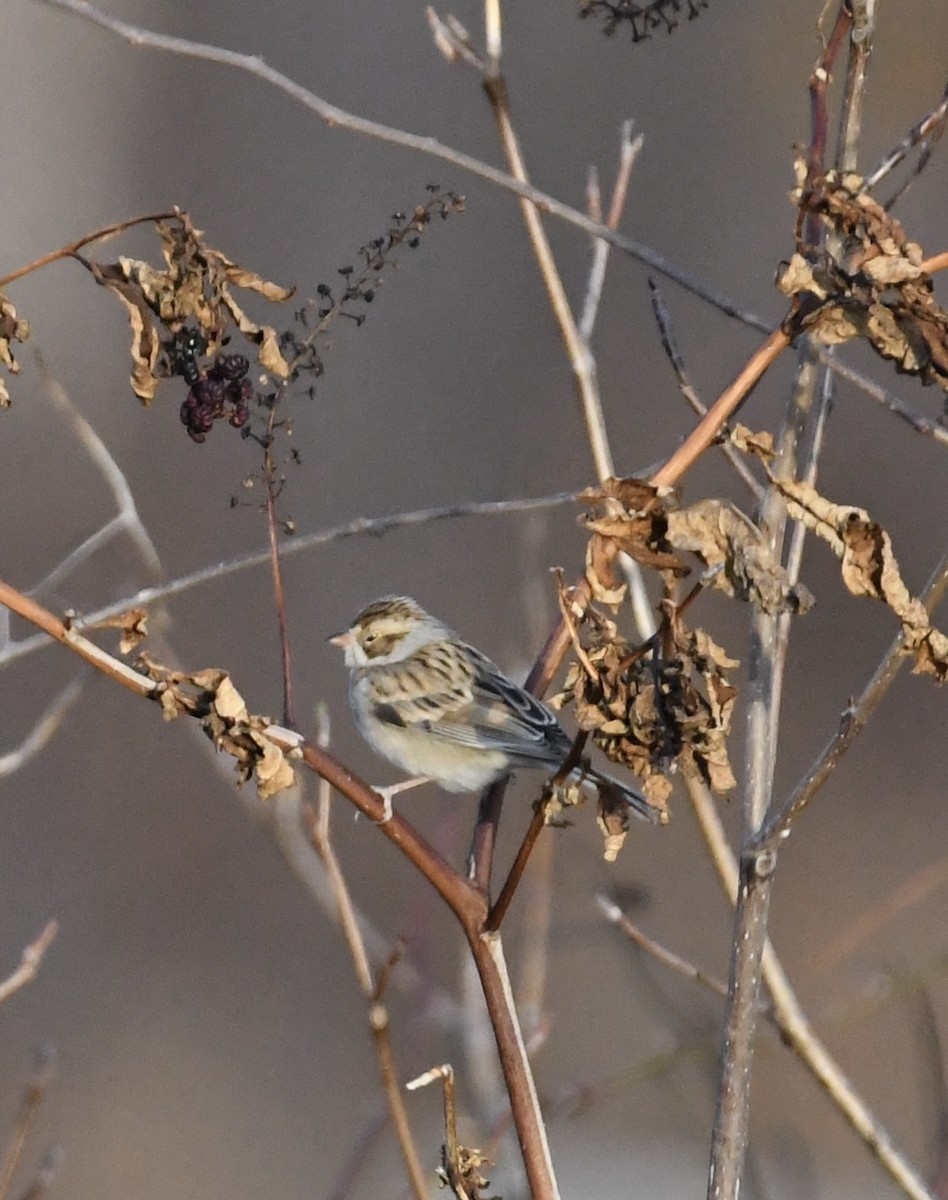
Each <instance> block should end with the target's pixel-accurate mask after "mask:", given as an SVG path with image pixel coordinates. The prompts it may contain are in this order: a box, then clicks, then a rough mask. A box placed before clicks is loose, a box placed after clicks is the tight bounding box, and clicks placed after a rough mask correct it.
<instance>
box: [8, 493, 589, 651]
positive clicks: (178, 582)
mask: <svg viewBox="0 0 948 1200" xmlns="http://www.w3.org/2000/svg"><path fill="white" fill-rule="evenodd" d="M579 495H580V493H579V492H557V493H556V494H554V495H552V496H539V497H537V498H536V499H526V500H483V501H476V502H474V503H471V504H446V505H443V506H441V507H438V508H420V509H416V510H414V511H412V512H402V513H393V514H392V515H391V516H388V517H356V519H355V520H354V521H346V522H345V523H344V524H342V525H334V526H332V527H331V528H330V529H322V530H318V531H317V532H315V533H304V534H297V535H296V536H294V537H292V538H287V539H286V540H285V541H282V542H281V543H280V553H281V555H282V556H283V557H284V558H287V557H289V556H290V555H293V554H301V553H303V552H304V551H306V550H312V549H314V548H315V547H317V546H326V545H329V544H330V543H331V542H338V541H343V540H345V539H346V538H351V537H361V536H362V535H364V534H369V535H372V536H374V537H379V536H381V535H382V534H383V533H388V532H389V531H390V530H392V529H401V528H404V527H406V526H414V525H427V524H429V523H430V522H433V521H444V520H453V519H455V518H457V517H483V516H502V515H504V514H507V513H521V512H534V511H536V510H537V509H545V508H561V507H563V506H565V505H567V504H574V503H575V502H576V500H577V499H578V498H579ZM270 561H271V559H270V551H269V549H266V550H257V551H255V552H254V553H252V554H242V555H239V556H238V557H237V558H231V559H225V560H224V561H223V562H219V563H212V564H211V565H210V566H207V567H202V568H201V569H200V570H199V571H191V572H189V573H188V574H187V575H180V576H178V578H177V579H171V580H169V581H168V582H167V583H163V584H159V585H157V586H154V587H146V588H140V589H139V590H138V591H137V592H135V593H134V594H133V595H132V596H126V597H123V598H122V599H119V600H114V601H112V602H111V603H110V604H107V605H105V606H103V607H102V608H99V609H96V610H95V611H94V612H91V613H87V614H85V615H84V616H80V617H76V618H75V620H74V621H73V623H72V628H73V629H76V630H82V629H90V628H93V627H94V626H96V625H99V624H101V623H102V622H103V621H107V620H108V619H109V618H111V617H117V616H119V615H120V614H121V613H124V612H127V611H128V610H129V609H131V608H140V607H143V606H144V607H147V606H148V605H149V604H154V603H156V602H157V601H159V600H170V599H171V598H172V597H173V596H178V595H181V594H182V593H184V592H188V591H190V590H191V589H192V588H196V587H202V586H203V585H204V584H206V583H212V582H215V581H216V580H219V579H223V578H225V577H226V576H228V575H232V574H234V573H236V572H238V571H245V570H248V569H249V568H251V567H260V566H264V565H265V564H268V563H269V562H270ZM34 590H36V589H34ZM48 645H49V640H48V639H47V638H46V637H43V636H39V637H30V638H24V639H22V641H17V642H7V644H6V645H4V646H3V647H2V648H0V667H4V666H6V665H8V664H9V663H11V662H15V661H16V660H17V659H19V658H23V657H24V656H25V655H27V654H32V653H33V652H34V651H35V650H39V649H42V648H43V647H45V646H48Z"/></svg>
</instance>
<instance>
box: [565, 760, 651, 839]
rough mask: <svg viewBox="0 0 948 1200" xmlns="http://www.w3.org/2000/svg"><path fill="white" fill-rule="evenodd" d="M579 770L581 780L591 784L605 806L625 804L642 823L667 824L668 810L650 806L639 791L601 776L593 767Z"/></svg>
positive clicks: (608, 777) (648, 801) (609, 777)
mask: <svg viewBox="0 0 948 1200" xmlns="http://www.w3.org/2000/svg"><path fill="white" fill-rule="evenodd" d="M581 770H582V773H583V779H584V780H587V781H588V782H589V783H591V784H592V786H593V787H594V788H595V789H596V791H597V792H598V793H599V794H600V796H601V797H602V799H603V801H605V802H606V804H607V806H608V805H609V804H615V805H618V804H622V803H625V804H627V805H628V806H629V808H631V810H632V811H633V812H634V813H635V815H636V816H637V817H641V818H642V820H643V821H651V823H652V824H653V825H667V824H668V810H667V809H665V808H660V807H659V806H658V805H657V804H652V802H651V801H650V800H649V799H648V798H647V797H645V796H643V795H642V793H641V792H640V791H637V790H636V789H635V788H633V787H629V786H628V785H627V784H625V783H620V782H619V780H618V779H613V778H612V776H611V775H603V774H602V772H601V771H597V770H596V768H595V767H590V766H587V765H584V766H583V767H582V768H581Z"/></svg>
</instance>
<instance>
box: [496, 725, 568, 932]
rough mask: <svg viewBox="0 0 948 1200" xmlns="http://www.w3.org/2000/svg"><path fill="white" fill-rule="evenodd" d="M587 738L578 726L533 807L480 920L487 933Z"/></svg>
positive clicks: (518, 877)
mask: <svg viewBox="0 0 948 1200" xmlns="http://www.w3.org/2000/svg"><path fill="white" fill-rule="evenodd" d="M588 738H589V733H588V731H587V730H585V729H581V730H580V731H579V733H577V735H576V737H575V738H574V739H573V744H572V746H571V747H570V752H569V754H567V756H566V758H565V760H564V761H563V763H562V765H561V766H560V768H559V770H558V771H557V772H556V774H555V775H554V776H553V778H552V779H551V780H550V782H549V783H548V784H547V789H548V795H544V796H542V797H541V798H540V799H539V800H538V801H537V803H536V805H535V806H534V810H533V818H532V820H531V821H530V824H529V825H528V827H527V832H526V833H525V834H524V837H523V840H522V841H521V843H520V846H519V849H518V850H517V853H516V856H515V857H514V861H513V863H512V864H511V867H510V871H509V872H508V874H507V878H506V879H505V880H504V885H503V887H502V888H501V889H500V895H499V896H498V897H497V900H496V902H495V904H494V906H493V907H492V908H491V910H490V912H489V913H488V914H487V920H486V921H485V922H484V930H485V932H487V933H496V932H497V930H498V929H500V926H501V924H502V922H503V919H504V917H505V916H506V915H507V909H508V908H509V907H510V905H511V902H512V901H513V898H514V893H515V892H516V890H517V888H518V886H519V884H520V880H521V879H522V878H523V873H524V871H525V870H526V869H527V863H528V862H529V859H530V855H531V854H532V852H533V847H534V846H535V845H536V840H537V838H538V837H539V836H540V832H541V831H542V829H543V826H544V823H545V822H546V809H547V803H548V799H549V796H552V794H553V792H554V790H555V789H556V788H557V787H559V786H560V784H562V783H563V781H564V780H565V779H566V778H567V777H568V776H569V775H570V773H571V772H572V771H573V770H574V769H575V768H576V767H577V766H578V765H579V760H580V759H581V758H582V755H583V750H584V748H585V746H586V742H587V740H588Z"/></svg>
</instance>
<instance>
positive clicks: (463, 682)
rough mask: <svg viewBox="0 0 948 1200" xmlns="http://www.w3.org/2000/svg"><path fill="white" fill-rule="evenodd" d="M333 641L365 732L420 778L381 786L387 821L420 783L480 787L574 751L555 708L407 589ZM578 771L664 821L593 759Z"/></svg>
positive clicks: (552, 763) (453, 788)
mask: <svg viewBox="0 0 948 1200" xmlns="http://www.w3.org/2000/svg"><path fill="white" fill-rule="evenodd" d="M329 641H330V642H331V643H332V644H333V645H334V646H339V647H340V648H341V649H342V650H344V651H345V656H346V666H347V667H348V668H349V703H350V705H351V706H352V713H353V716H354V717H355V721H356V724H357V725H358V727H359V730H360V732H361V733H362V736H363V737H364V738H365V740H366V741H367V742H368V743H369V745H370V746H371V747H372V749H373V750H375V751H376V753H378V754H380V755H381V756H382V758H386V759H388V761H389V762H390V763H394V765H395V766H397V767H401V768H402V769H403V770H405V771H409V772H410V773H411V774H412V775H414V776H420V777H421V778H417V779H411V780H406V781H405V782H404V783H402V784H396V785H395V786H394V787H391V788H378V789H376V790H377V791H379V792H380V793H381V794H382V795H383V796H384V798H385V803H386V815H385V817H384V818H383V820H387V819H388V818H389V817H390V816H391V797H392V795H394V794H395V793H396V792H399V791H403V790H405V789H406V788H409V787H413V786H415V784H417V783H425V782H429V781H430V782H433V783H437V784H438V785H439V786H440V787H442V788H444V789H445V790H446V791H449V792H473V791H477V790H479V789H480V788H484V787H486V786H487V785H488V784H491V783H493V782H494V781H495V780H497V779H500V778H502V777H503V776H504V775H508V774H509V773H510V772H511V771H513V770H515V769H516V768H518V767H535V768H546V769H547V770H548V771H554V770H555V769H556V768H557V767H559V766H560V765H561V764H562V763H563V761H564V760H565V758H566V756H567V755H568V754H569V751H570V747H571V745H572V743H571V741H570V738H569V737H568V735H567V734H566V732H565V731H564V730H563V728H562V727H561V725H560V723H559V721H558V720H557V719H556V716H555V715H554V713H553V712H552V710H551V709H549V708H547V707H546V705H545V704H541V703H540V701H539V700H537V699H536V698H535V697H534V696H531V695H530V693H529V692H526V691H524V689H523V688H522V687H519V686H518V685H517V684H515V683H513V682H511V680H509V679H508V678H507V677H506V676H505V675H504V674H503V673H502V672H501V671H500V669H499V668H498V667H496V666H495V665H494V664H493V663H492V662H491V661H490V659H489V658H486V657H485V656H484V655H483V654H481V652H480V651H479V650H475V649H474V647H473V646H469V645H467V643H466V642H462V641H461V640H460V638H458V636H457V634H455V633H454V632H453V631H452V630H450V629H449V628H448V627H447V626H446V625H443V624H442V623H441V622H440V621H438V620H437V619H436V618H435V617H432V616H430V615H429V614H428V613H426V612H425V610H424V609H423V608H422V607H421V605H420V604H417V603H416V602H415V601H414V600H411V599H409V598H408V597H407V596H383V597H382V598H381V599H380V600H375V601H373V602H372V603H371V604H369V605H368V606H367V607H366V608H364V609H363V610H362V611H361V612H360V613H359V615H358V616H357V617H356V618H355V620H354V621H353V623H352V625H351V626H350V627H349V629H347V630H346V631H345V632H344V633H339V634H336V636H335V637H332V638H330V639H329ZM578 770H579V773H580V774H581V776H582V778H583V779H584V780H588V781H589V782H590V783H592V785H593V786H594V787H603V788H605V787H608V788H610V789H617V790H618V793H619V794H620V795H621V796H622V797H623V799H624V800H625V801H626V802H627V803H628V804H629V806H630V807H631V809H632V810H633V811H634V812H635V813H636V814H637V815H638V816H640V817H644V818H645V819H646V820H649V821H657V820H659V813H658V810H657V809H655V808H653V807H652V806H651V805H650V804H649V803H648V801H647V800H646V799H645V797H644V796H642V795H641V794H640V793H639V792H637V791H635V790H634V789H633V788H630V787H627V786H625V785H624V784H621V783H618V782H617V781H616V780H614V779H610V778H609V777H608V776H605V775H602V774H600V773H599V772H598V771H596V770H595V769H594V768H592V767H590V766H589V765H588V764H587V763H583V764H582V766H581V767H580V768H579V769H578Z"/></svg>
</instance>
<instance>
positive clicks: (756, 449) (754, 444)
mask: <svg viewBox="0 0 948 1200" xmlns="http://www.w3.org/2000/svg"><path fill="white" fill-rule="evenodd" d="M730 441H731V445H733V446H735V447H736V448H737V449H738V450H743V452H744V453H745V454H753V455H754V456H755V457H757V458H760V459H763V461H764V462H770V460H771V459H772V458H773V456H774V453H775V450H774V435H773V434H772V433H769V432H768V431H767V430H766V429H765V430H763V431H762V432H761V433H755V432H754V431H753V430H752V429H748V428H747V426H746V425H741V424H740V422H738V424H737V425H735V426H734V428H733V429H732V430H731V435H730Z"/></svg>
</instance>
